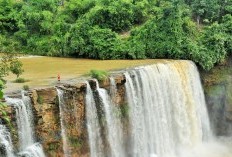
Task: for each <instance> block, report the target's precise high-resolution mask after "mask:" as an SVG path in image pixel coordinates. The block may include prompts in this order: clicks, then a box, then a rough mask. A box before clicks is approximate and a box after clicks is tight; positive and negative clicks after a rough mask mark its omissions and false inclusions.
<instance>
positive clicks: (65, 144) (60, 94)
mask: <svg viewBox="0 0 232 157" xmlns="http://www.w3.org/2000/svg"><path fill="white" fill-rule="evenodd" d="M57 93H58V98H59V110H60V112H59V113H60V126H61V136H62V141H63V152H64V156H65V157H70V156H71V150H70V149H69V146H68V141H67V134H66V130H65V125H64V109H65V102H64V93H63V91H62V90H60V89H57Z"/></svg>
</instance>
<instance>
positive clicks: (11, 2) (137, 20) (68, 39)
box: [0, 0, 232, 70]
mask: <svg viewBox="0 0 232 157" xmlns="http://www.w3.org/2000/svg"><path fill="white" fill-rule="evenodd" d="M231 13H232V0H0V32H1V34H0V52H17V53H25V54H35V55H47V56H71V57H77V58H94V59H143V58H172V59H190V60H193V61H194V62H195V63H197V64H198V65H200V66H201V67H202V68H203V69H205V70H208V69H211V68H212V67H213V66H214V65H215V64H217V63H221V62H223V61H224V59H225V58H226V56H227V55H229V54H230V53H231V51H232V15H231Z"/></svg>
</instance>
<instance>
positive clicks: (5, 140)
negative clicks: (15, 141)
mask: <svg viewBox="0 0 232 157" xmlns="http://www.w3.org/2000/svg"><path fill="white" fill-rule="evenodd" d="M0 156H7V157H14V153H13V145H12V141H11V136H10V132H9V131H8V130H7V129H6V127H5V126H3V125H1V124H0Z"/></svg>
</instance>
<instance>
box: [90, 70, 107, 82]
mask: <svg viewBox="0 0 232 157" xmlns="http://www.w3.org/2000/svg"><path fill="white" fill-rule="evenodd" d="M89 74H90V76H91V77H92V78H95V79H97V80H98V81H104V80H106V79H107V77H108V76H109V74H108V72H107V71H104V70H90V73H89Z"/></svg>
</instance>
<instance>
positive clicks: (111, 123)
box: [96, 78, 126, 157]
mask: <svg viewBox="0 0 232 157" xmlns="http://www.w3.org/2000/svg"><path fill="white" fill-rule="evenodd" d="M110 82H111V93H112V95H114V94H115V93H116V91H115V90H116V86H115V82H114V80H113V79H112V78H111V79H110ZM96 83H97V91H98V93H99V97H100V99H101V101H102V104H103V107H104V112H105V117H106V123H107V124H106V125H107V139H108V142H109V145H110V150H111V152H110V155H109V156H111V157H125V156H126V154H125V150H124V147H123V132H122V124H121V121H120V118H119V116H118V114H117V113H119V109H118V108H117V106H116V104H114V102H113V100H112V99H110V96H109V94H108V93H107V91H106V90H105V89H103V88H99V85H98V82H96ZM112 87H113V88H112ZM113 89H114V90H113ZM114 96H115V95H114Z"/></svg>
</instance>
